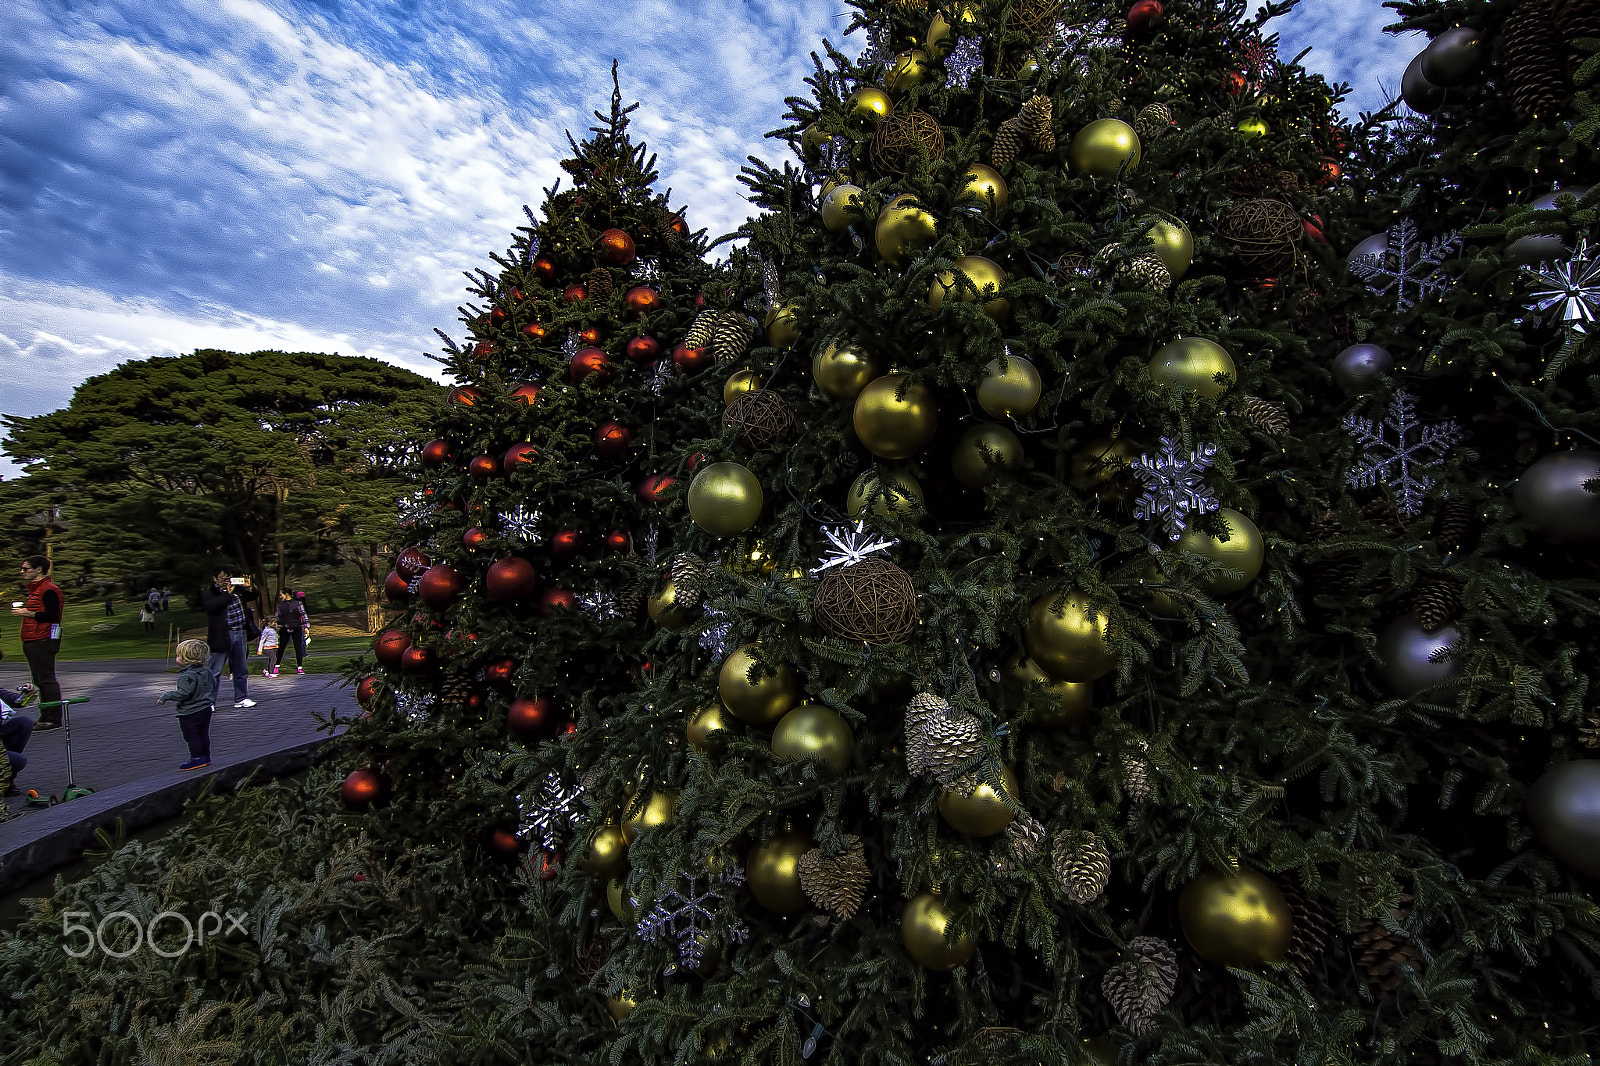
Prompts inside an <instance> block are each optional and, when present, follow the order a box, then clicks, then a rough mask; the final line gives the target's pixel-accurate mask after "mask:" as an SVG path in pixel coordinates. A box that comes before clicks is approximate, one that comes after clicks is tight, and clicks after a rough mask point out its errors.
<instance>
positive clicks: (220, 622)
mask: <svg viewBox="0 0 1600 1066" xmlns="http://www.w3.org/2000/svg"><path fill="white" fill-rule="evenodd" d="M248 595H249V586H248V585H246V584H242V583H241V584H238V585H235V584H234V583H233V574H232V572H231V571H229V569H228V568H227V567H226V566H219V567H217V573H216V577H215V578H214V579H213V580H212V583H211V586H210V587H209V588H203V589H201V590H200V609H201V610H202V611H204V612H205V613H206V647H208V648H210V649H211V680H212V688H213V689H214V690H215V691H216V692H221V691H222V666H223V664H224V663H226V664H227V666H228V670H229V672H230V673H232V674H233V705H234V706H235V707H254V706H255V705H256V701H255V700H253V699H251V698H250V666H249V658H250V637H249V636H248V635H247V633H248V630H250V629H253V628H254V627H255V618H254V616H253V614H252V612H251V610H250V604H249V602H248V601H247V600H246V599H245V597H246V596H248Z"/></svg>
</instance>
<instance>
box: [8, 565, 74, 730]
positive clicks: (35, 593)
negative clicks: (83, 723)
mask: <svg viewBox="0 0 1600 1066" xmlns="http://www.w3.org/2000/svg"><path fill="white" fill-rule="evenodd" d="M21 572H22V587H23V596H24V598H23V601H22V603H21V604H20V605H19V604H13V605H12V607H11V613H12V614H14V615H18V616H19V617H20V618H21V619H22V621H21V622H20V623H19V624H18V629H19V632H18V634H17V635H18V636H20V637H21V638H22V657H23V658H24V659H26V660H28V671H29V672H30V673H31V674H32V675H33V683H34V685H35V686H36V687H37V688H38V690H39V724H38V725H36V726H34V730H35V731H36V732H41V733H42V732H44V731H46V730H49V729H60V728H61V683H60V682H58V681H57V680H56V656H57V655H58V654H60V652H61V612H62V609H63V608H64V607H65V602H64V601H63V599H62V596H61V590H60V589H59V588H57V587H56V583H55V582H54V581H51V580H50V560H49V559H46V558H45V557H44V556H42V555H30V556H28V557H27V558H26V559H24V560H22V568H21Z"/></svg>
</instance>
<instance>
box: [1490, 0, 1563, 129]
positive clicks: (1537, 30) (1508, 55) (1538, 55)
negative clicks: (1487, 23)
mask: <svg viewBox="0 0 1600 1066" xmlns="http://www.w3.org/2000/svg"><path fill="white" fill-rule="evenodd" d="M1555 14H1556V2H1555V0H1522V2H1521V3H1519V4H1518V5H1517V7H1516V10H1514V11H1512V12H1511V14H1510V15H1508V16H1506V21H1505V26H1504V28H1503V30H1502V31H1501V32H1502V34H1503V45H1502V63H1503V65H1504V68H1505V75H1506V87H1507V88H1508V89H1509V90H1510V91H1511V102H1512V103H1514V104H1516V105H1517V110H1518V111H1520V112H1521V113H1522V114H1523V115H1526V116H1528V117H1531V118H1539V119H1553V118H1555V117H1557V116H1558V115H1560V113H1561V105H1562V104H1563V103H1564V102H1565V101H1566V99H1567V96H1568V94H1569V93H1570V91H1571V89H1570V86H1569V85H1568V82H1567V46H1566V42H1565V41H1563V39H1562V35H1561V30H1560V28H1559V27H1558V26H1557V25H1556V19H1555Z"/></svg>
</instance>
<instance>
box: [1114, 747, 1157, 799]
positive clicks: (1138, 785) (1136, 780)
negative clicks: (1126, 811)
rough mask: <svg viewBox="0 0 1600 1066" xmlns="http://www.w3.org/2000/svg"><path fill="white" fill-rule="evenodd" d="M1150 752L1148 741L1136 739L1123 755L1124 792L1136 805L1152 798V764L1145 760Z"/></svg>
mask: <svg viewBox="0 0 1600 1066" xmlns="http://www.w3.org/2000/svg"><path fill="white" fill-rule="evenodd" d="M1149 750H1150V745H1149V743H1148V742H1147V741H1145V740H1143V739H1142V738H1141V739H1135V740H1134V741H1132V742H1131V743H1130V744H1129V749H1128V750H1127V751H1124V752H1122V753H1121V756H1120V758H1121V760H1122V790H1123V791H1124V792H1126V793H1127V794H1128V798H1129V799H1130V800H1132V801H1133V802H1134V803H1143V802H1144V801H1145V800H1147V799H1149V798H1150V763H1149V761H1148V760H1147V759H1146V758H1145V753H1146V752H1148V751H1149Z"/></svg>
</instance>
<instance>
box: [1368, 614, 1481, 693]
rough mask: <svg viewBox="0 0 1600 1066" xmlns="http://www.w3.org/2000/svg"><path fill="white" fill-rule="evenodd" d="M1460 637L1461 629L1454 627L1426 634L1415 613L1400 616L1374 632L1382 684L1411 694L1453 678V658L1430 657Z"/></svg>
mask: <svg viewBox="0 0 1600 1066" xmlns="http://www.w3.org/2000/svg"><path fill="white" fill-rule="evenodd" d="M1460 640H1461V631H1460V630H1459V629H1457V628H1456V627H1455V626H1442V627H1440V629H1439V631H1438V632H1437V633H1429V632H1428V631H1427V630H1426V629H1423V628H1422V623H1421V622H1420V621H1418V620H1417V616H1416V615H1414V614H1403V615H1401V616H1400V617H1399V618H1396V619H1395V620H1394V621H1393V622H1390V623H1389V624H1388V625H1387V626H1384V628H1383V632H1382V633H1379V634H1378V658H1379V660H1380V661H1381V662H1382V664H1383V665H1382V671H1383V680H1384V683H1385V684H1386V685H1388V686H1389V690H1390V691H1391V692H1393V693H1394V694H1395V695H1396V696H1415V695H1416V694H1417V693H1419V692H1421V691H1422V690H1423V689H1425V688H1429V687H1431V686H1433V685H1437V684H1440V683H1441V682H1445V681H1449V680H1450V679H1451V678H1453V677H1455V675H1456V671H1457V669H1459V667H1458V664H1457V663H1456V661H1455V660H1454V659H1440V660H1439V661H1438V662H1434V661H1433V657H1434V656H1435V655H1437V654H1438V653H1439V652H1442V651H1443V650H1444V649H1446V648H1448V647H1450V646H1451V645H1452V644H1456V643H1459V642H1460Z"/></svg>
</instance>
